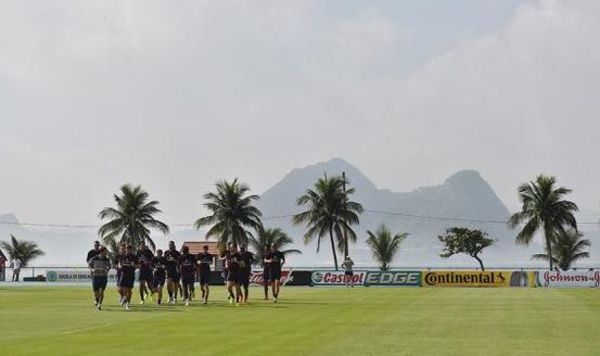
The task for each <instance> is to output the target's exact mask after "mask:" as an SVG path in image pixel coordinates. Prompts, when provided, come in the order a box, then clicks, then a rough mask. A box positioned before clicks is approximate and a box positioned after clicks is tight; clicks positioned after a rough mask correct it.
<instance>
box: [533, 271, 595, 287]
mask: <svg viewBox="0 0 600 356" xmlns="http://www.w3.org/2000/svg"><path fill="white" fill-rule="evenodd" d="M535 286H536V287H542V288H599V287H600V271H537V272H535Z"/></svg>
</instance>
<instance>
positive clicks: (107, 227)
mask: <svg viewBox="0 0 600 356" xmlns="http://www.w3.org/2000/svg"><path fill="white" fill-rule="evenodd" d="M120 193H121V194H120V195H117V194H115V195H114V199H115V203H116V207H114V208H113V207H106V208H104V209H102V211H101V212H100V214H99V217H100V219H101V220H105V219H108V220H109V221H108V222H107V223H105V224H104V225H102V226H101V227H100V229H99V230H98V235H100V237H101V238H102V240H103V242H104V244H108V243H109V242H110V241H111V239H112V240H114V241H118V242H121V243H126V244H129V245H132V246H134V248H137V246H138V245H139V244H140V243H141V242H142V241H144V242H146V244H147V245H148V246H150V247H151V248H152V250H154V249H156V245H155V244H154V241H153V240H152V238H151V237H150V231H151V230H152V229H154V230H158V231H160V232H162V233H163V234H167V233H168V232H169V227H168V226H167V225H166V224H165V223H163V222H161V221H159V220H156V219H155V218H154V215H156V214H159V213H161V211H160V209H158V204H159V203H158V201H156V200H153V201H148V200H149V195H148V193H147V192H146V191H144V190H143V189H142V187H141V186H139V185H138V186H135V187H134V186H132V185H130V184H125V185H123V186H122V187H121V188H120Z"/></svg>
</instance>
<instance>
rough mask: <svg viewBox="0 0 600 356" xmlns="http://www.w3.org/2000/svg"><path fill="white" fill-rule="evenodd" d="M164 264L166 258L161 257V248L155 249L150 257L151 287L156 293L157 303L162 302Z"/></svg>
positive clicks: (164, 276) (164, 277)
mask: <svg viewBox="0 0 600 356" xmlns="http://www.w3.org/2000/svg"><path fill="white" fill-rule="evenodd" d="M166 264H167V259H166V258H164V257H163V251H162V250H160V249H159V250H156V256H155V257H154V258H152V268H153V269H154V270H153V275H152V288H153V289H154V293H156V295H157V298H158V299H157V301H156V302H157V303H158V305H160V304H161V303H162V291H163V287H164V285H165V279H166V273H167V272H166Z"/></svg>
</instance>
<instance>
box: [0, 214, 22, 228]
mask: <svg viewBox="0 0 600 356" xmlns="http://www.w3.org/2000/svg"><path fill="white" fill-rule="evenodd" d="M0 223H4V224H10V225H19V220H18V219H17V217H16V216H15V214H13V213H8V214H3V215H0Z"/></svg>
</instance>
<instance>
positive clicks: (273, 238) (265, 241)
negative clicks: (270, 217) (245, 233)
mask: <svg viewBox="0 0 600 356" xmlns="http://www.w3.org/2000/svg"><path fill="white" fill-rule="evenodd" d="M292 242H293V241H292V239H291V238H290V237H289V236H288V234H286V233H285V232H284V231H283V230H281V229H279V228H274V229H260V231H259V232H258V234H257V236H256V237H250V240H249V242H248V243H249V245H250V247H251V248H252V249H253V250H254V252H255V254H256V261H258V264H259V265H260V266H262V265H263V260H264V257H265V251H266V249H267V246H277V249H278V250H279V251H281V252H282V253H283V255H284V256H287V255H289V254H293V253H298V254H301V253H302V251H300V250H295V249H286V248H285V247H286V246H287V245H289V244H291V243H292Z"/></svg>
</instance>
